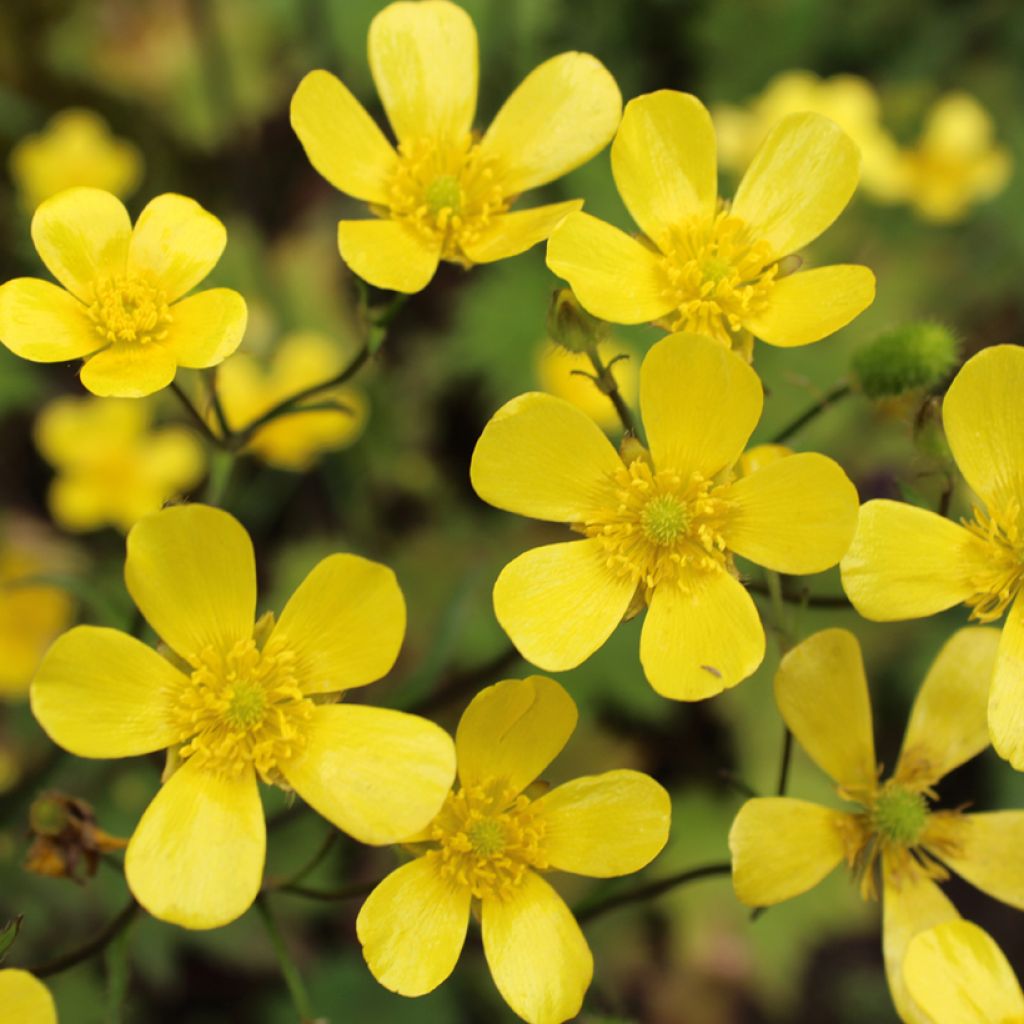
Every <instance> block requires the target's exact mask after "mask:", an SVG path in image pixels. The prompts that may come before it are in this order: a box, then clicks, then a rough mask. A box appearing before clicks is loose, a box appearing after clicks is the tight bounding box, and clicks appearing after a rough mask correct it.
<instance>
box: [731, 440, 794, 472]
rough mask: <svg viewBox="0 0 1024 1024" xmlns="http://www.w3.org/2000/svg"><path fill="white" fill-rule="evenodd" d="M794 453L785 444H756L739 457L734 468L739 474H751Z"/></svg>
mask: <svg viewBox="0 0 1024 1024" xmlns="http://www.w3.org/2000/svg"><path fill="white" fill-rule="evenodd" d="M792 454H793V449H792V448H787V447H786V446H785V445H784V444H755V445H753V446H752V447H750V448H748V449H747V450H746V451H745V452H744V453H743V454H742V455H741V456H740V457H739V461H738V462H737V463H736V466H735V467H734V468H735V471H736V474H737V475H738V476H750V475H751V474H752V473H754V472H755V471H756V470H758V469H763V468H764V467H765V466H770V465H771V464H772V463H773V462H778V461H779V459H788V458H789V456H790V455H792Z"/></svg>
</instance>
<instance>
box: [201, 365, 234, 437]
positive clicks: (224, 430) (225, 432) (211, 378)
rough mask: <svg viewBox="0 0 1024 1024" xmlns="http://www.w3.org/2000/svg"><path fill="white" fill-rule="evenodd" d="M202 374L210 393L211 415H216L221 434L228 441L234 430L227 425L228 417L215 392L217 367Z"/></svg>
mask: <svg viewBox="0 0 1024 1024" xmlns="http://www.w3.org/2000/svg"><path fill="white" fill-rule="evenodd" d="M203 376H204V377H205V378H206V388H207V390H208V391H209V393H210V407H211V408H212V409H213V415H214V416H216V417H217V426H218V427H219V428H220V432H221V436H222V437H224V438H225V439H226V440H228V441H230V440H231V435H232V433H234V432H233V431H232V429H231V427H230V426H228V418H227V416H226V415H225V413H224V406H223V405H222V404H221V400H220V395H219V394H218V393H217V368H216V367H214V368H213V369H212V370H207V371H206V373H205V374H203Z"/></svg>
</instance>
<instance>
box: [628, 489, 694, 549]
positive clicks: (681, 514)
mask: <svg viewBox="0 0 1024 1024" xmlns="http://www.w3.org/2000/svg"><path fill="white" fill-rule="evenodd" d="M689 521H690V518H689V516H687V514H686V509H685V508H683V506H682V505H681V504H680V503H679V499H678V498H677V497H676V496H675V495H674V494H659V495H658V496H657V497H656V498H651V500H650V501H648V502H647V504H646V505H644V508H643V511H642V512H641V513H640V523H641V525H642V526H643V531H644V533H645V534H646V535H647V539H648V540H650V541H652V542H653V543H655V544H660V545H661V546H663V547H665V546H667V545H669V544H671V543H672V541H674V540H675V539H676V538H677V537H678V536H679V535H680V534H681V533H683V532H684V531H685V530H686V527H687V525H688V524H689Z"/></svg>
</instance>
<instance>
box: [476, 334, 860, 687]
mask: <svg viewBox="0 0 1024 1024" xmlns="http://www.w3.org/2000/svg"><path fill="white" fill-rule="evenodd" d="M762 404H763V393H762V389H761V382H760V380H759V379H758V377H757V374H756V373H755V372H754V371H753V370H752V369H751V368H750V366H749V365H747V363H745V362H744V361H743V360H742V359H741V358H740V357H739V356H737V355H736V354H734V353H733V352H730V351H729V350H728V349H725V348H723V347H722V346H721V345H719V344H718V343H717V342H715V341H712V340H711V339H710V338H703V337H700V336H698V335H692V334H674V335H671V336H669V337H667V338H664V339H663V340H662V341H660V342H658V343H657V344H656V345H654V347H653V348H651V350H650V351H649V352H648V353H647V356H646V357H645V359H644V361H643V364H642V366H641V367H640V410H641V412H642V414H643V422H644V426H645V428H646V432H647V439H648V442H649V447H650V452H649V453H647V452H646V451H645V450H644V449H642V448H641V447H640V446H639V445H636V446H634V447H635V449H636V452H635V453H634V454H635V457H634V458H632V459H631V461H629V462H628V463H627V462H626V461H624V460H623V458H621V457H620V456H619V454H618V453H616V451H615V449H614V448H613V447H612V445H611V442H609V440H608V439H607V438H606V437H605V436H604V434H603V433H602V432H601V430H600V428H599V427H598V426H597V425H596V424H595V423H594V422H593V420H591V419H590V418H589V417H587V416H586V415H585V414H584V413H582V412H581V411H580V410H579V409H577V408H576V407H575V406H573V405H570V404H569V403H568V402H566V401H564V400H562V399H559V398H555V397H553V396H551V395H543V394H539V393H532V394H526V395H520V396H519V397H518V398H514V399H513V400H512V401H511V402H508V403H507V404H506V405H504V406H503V407H502V408H501V409H499V410H498V412H497V413H495V414H494V416H493V417H492V418H491V420H490V422H489V423H488V424H487V426H486V427H485V428H484V432H483V434H482V435H481V437H480V440H479V441H478V442H477V445H476V450H475V451H474V452H473V460H472V464H471V467H470V477H471V480H472V483H473V487H474V488H475V489H476V492H477V494H479V495H480V497H481V498H483V499H484V501H487V502H489V503H490V504H492V505H495V506H497V507H498V508H502V509H505V510H506V511H509V512H515V513H518V514H519V515H525V516H531V517H532V518H535V519H547V520H551V521H555V522H563V523H569V524H571V525H572V527H573V529H574V530H575V531H577V533H581V534H582V535H583V538H584V539H581V540H574V541H570V542H569V543H561V544H550V545H548V546H546V547H540V548H534V549H533V550H532V551H527V552H526V553H525V554H523V555H520V556H519V557H518V558H516V559H514V560H513V561H512V562H510V563H509V564H508V565H507V566H506V567H505V568H504V569H503V570H502V572H501V575H500V576H499V577H498V580H497V582H496V583H495V585H494V610H495V613H496V615H497V617H498V621H499V622H500V623H501V625H502V627H503V628H504V630H505V632H506V633H508V635H509V637H510V638H511V639H512V642H513V643H514V644H515V645H516V647H517V648H518V649H519V651H520V652H521V653H522V655H523V657H525V658H526V659H527V660H528V661H531V662H533V664H535V665H539V666H540V667H541V668H543V669H545V670H546V671H560V670H563V669H569V668H573V667H575V666H576V665H579V664H580V663H581V662H583V661H585V660H586V659H587V658H589V657H590V655H591V654H593V653H594V651H596V650H597V649H598V648H599V647H600V646H601V645H602V644H603V643H604V642H605V640H607V639H608V637H609V636H610V635H611V633H612V631H613V630H614V629H615V627H616V626H617V625H618V624H619V623H620V622H621V621H622V619H623V617H624V616H628V615H630V614H636V612H638V611H639V610H641V609H642V608H644V607H647V617H646V620H645V622H644V627H643V633H642V635H641V639H640V661H641V662H642V664H643V667H644V672H645V673H646V675H647V678H648V680H650V682H651V685H652V686H653V687H654V689H655V690H657V691H658V692H659V693H661V694H663V695H664V696H666V697H671V698H673V699H676V700H699V699H702V698H704V697H709V696H711V695H713V694H716V693H719V692H721V691H722V690H724V689H726V688H727V687H730V686H735V685H736V684H737V683H738V682H740V681H741V680H743V679H745V678H746V677H747V676H749V675H750V674H751V673H752V672H753V671H754V670H755V669H756V668H757V666H758V665H759V664H760V663H761V660H762V658H763V657H764V646H765V639H764V629H763V627H762V626H761V620H760V618H759V617H758V613H757V609H756V607H755V606H754V602H753V600H752V599H751V597H750V595H749V594H748V593H747V591H746V590H745V589H744V587H743V585H742V583H740V581H739V579H738V576H739V573H738V571H737V570H736V568H735V565H734V563H733V557H734V555H739V556H741V557H743V558H747V559H749V560H750V561H752V562H755V563H756V564H758V565H763V566H766V567H767V568H769V569H772V570H775V571H777V572H785V573H797V574H803V573H813V572H821V571H823V570H824V569H828V568H829V567H831V566H833V565H835V564H836V563H837V562H838V561H839V559H840V558H841V557H842V555H843V553H844V552H845V551H846V548H847V546H848V545H849V542H850V537H851V536H852V535H853V530H854V525H855V522H856V515H857V492H856V491H855V490H854V487H853V485H852V484H851V483H850V481H849V480H848V479H847V477H846V474H845V473H844V472H843V471H842V469H840V467H839V466H838V465H837V464H836V463H835V462H833V461H832V460H831V459H828V458H825V457H824V456H823V455H817V454H813V453H803V454H799V455H791V456H789V457H788V458H784V459H779V460H777V461H775V462H774V463H772V464H771V465H767V466H765V467H764V468H762V469H759V470H758V471H757V472H754V473H751V474H750V475H749V476H745V477H743V478H742V479H739V480H735V481H734V480H732V479H731V478H730V475H729V470H730V468H731V467H732V466H733V465H734V464H735V463H736V460H737V459H738V458H739V457H740V455H741V454H742V452H743V446H744V445H745V444H746V442H747V439H748V438H749V437H750V434H751V432H752V431H753V429H754V427H755V426H756V424H757V421H758V419H759V417H760V415H761V406H762Z"/></svg>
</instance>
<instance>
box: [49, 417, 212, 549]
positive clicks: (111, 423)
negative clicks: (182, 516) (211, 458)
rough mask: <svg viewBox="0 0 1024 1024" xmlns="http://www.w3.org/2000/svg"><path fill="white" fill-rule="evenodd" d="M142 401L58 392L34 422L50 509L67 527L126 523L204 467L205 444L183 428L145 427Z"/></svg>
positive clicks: (190, 482) (185, 487)
mask: <svg viewBox="0 0 1024 1024" xmlns="http://www.w3.org/2000/svg"><path fill="white" fill-rule="evenodd" d="M152 419H153V409H152V406H151V405H150V404H149V403H148V402H138V401H133V400H131V399H128V398H71V397H62V398H57V399H55V400H54V401H52V402H50V403H49V404H48V405H47V406H45V407H44V408H43V410H42V412H41V413H40V414H39V418H38V419H37V420H36V424H35V442H36V447H37V448H38V449H39V451H40V452H41V453H42V455H43V457H44V458H45V459H46V461H47V462H49V463H50V465H51V466H53V468H54V470H55V471H56V476H55V477H54V479H53V482H52V483H51V484H50V491H49V495H48V504H49V508H50V515H52V516H53V519H54V521H55V522H56V523H58V524H59V525H60V526H62V527H64V528H65V529H66V530H75V531H85V530H98V529H100V528H101V527H103V526H116V527H118V528H120V529H122V530H128V529H129V528H130V527H131V526H132V525H134V524H135V523H136V522H137V521H138V520H139V519H141V518H142V517H143V516H145V515H148V514H149V513H150V512H156V511H157V510H158V509H159V508H161V507H162V506H163V504H164V503H165V502H166V501H168V500H169V499H171V498H176V497H179V496H181V495H183V494H185V493H187V492H188V491H189V489H190V488H192V487H194V486H195V485H196V484H197V483H198V482H199V481H200V480H201V479H202V477H203V473H204V472H205V459H204V456H203V448H202V445H201V444H200V443H199V441H198V440H197V439H196V438H195V437H194V436H193V435H192V433H190V432H189V431H188V430H186V429H185V428H184V427H164V428H163V429H161V430H153V429H151V426H152Z"/></svg>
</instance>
